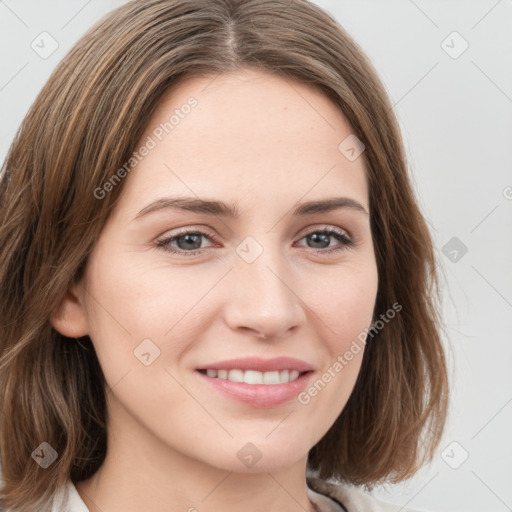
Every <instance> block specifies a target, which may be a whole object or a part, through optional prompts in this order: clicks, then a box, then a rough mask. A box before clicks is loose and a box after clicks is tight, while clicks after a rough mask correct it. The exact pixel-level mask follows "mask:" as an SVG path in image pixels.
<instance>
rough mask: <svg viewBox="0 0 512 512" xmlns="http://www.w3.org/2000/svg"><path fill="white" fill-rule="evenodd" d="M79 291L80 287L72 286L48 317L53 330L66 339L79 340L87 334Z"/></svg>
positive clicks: (85, 319)
mask: <svg viewBox="0 0 512 512" xmlns="http://www.w3.org/2000/svg"><path fill="white" fill-rule="evenodd" d="M80 291H81V288H80V285H79V284H78V283H77V284H73V286H71V288H70V289H69V290H68V291H67V292H66V295H65V296H64V299H63V300H62V302H61V303H60V305H59V306H58V307H57V309H56V310H55V311H54V312H53V313H52V315H51V317H50V323H51V324H52V326H53V328H54V329H55V330H57V331H58V332H60V333H61V334H62V335H64V336H67V337H68V338H80V337H81V336H85V335H86V334H88V333H89V325H88V323H87V315H86V313H85V307H84V305H83V301H82V295H81V294H80Z"/></svg>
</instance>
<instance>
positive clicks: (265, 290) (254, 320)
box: [227, 233, 304, 337]
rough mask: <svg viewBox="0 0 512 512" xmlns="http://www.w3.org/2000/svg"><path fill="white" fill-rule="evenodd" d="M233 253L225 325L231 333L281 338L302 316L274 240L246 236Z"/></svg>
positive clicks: (290, 280) (291, 277) (290, 277)
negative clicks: (226, 322)
mask: <svg viewBox="0 0 512 512" xmlns="http://www.w3.org/2000/svg"><path fill="white" fill-rule="evenodd" d="M262 238H265V240H264V241H263V240H262ZM236 252H237V255H236V258H235V260H234V269H233V272H232V279H233V280H234V283H235V284H234V286H233V289H232V290H230V296H229V299H228V301H229V307H228V317H227V321H228V322H229V323H230V325H231V327H232V328H234V329H245V330H246V329H250V330H254V331H255V334H265V335H266V336H268V337H270V336H272V337H282V336H285V335H286V334H287V332H288V331H289V330H291V329H292V328H294V327H296V326H297V325H299V324H301V323H302V322H303V321H304V312H303V310H302V307H301V301H300V300H299V298H298V294H297V291H295V290H294V289H293V286H294V283H293V282H292V281H293V276H292V272H290V270H289V267H288V265H287V263H286V259H285V255H284V254H283V253H282V251H281V248H280V247H279V244H278V243H277V242H276V238H275V237H272V236H271V235H268V233H267V236H265V237H263V236H260V237H259V239H256V238H255V237H251V236H248V237H247V238H246V239H245V240H243V241H242V242H241V243H240V244H239V245H238V247H237V248H236Z"/></svg>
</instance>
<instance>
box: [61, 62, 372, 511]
mask: <svg viewBox="0 0 512 512" xmlns="http://www.w3.org/2000/svg"><path fill="white" fill-rule="evenodd" d="M190 96H194V97H195V98H196V99H197V101H198V105H197V106H196V107H195V108H194V109H192V110H191V112H190V113H189V114H188V115H187V116H185V117H184V118H183V119H181V120H180V122H179V124H178V125H177V126H175V128H174V129H173V131H172V132H170V133H169V134H168V135H167V136H166V137H164V138H163V140H162V141H161V142H159V143H158V145H157V146H156V147H155V148H153V149H152V150H151V151H150V152H149V154H148V155H147V156H146V157H144V159H143V160H142V161H141V162H140V163H139V164H138V165H137V166H136V167H135V168H134V169H133V170H132V171H131V173H130V174H129V175H127V177H126V178H125V180H126V182H125V183H124V189H123V191H122V194H121V198H120V201H119V202H118V203H117V205H116V207H115V209H114V210H113V213H112V215H111V217H110V218H109V220H108V222H107V224H106V225H105V228H104V230H103V232H102V234H101V236H100V237H99V239H98V241H97V243H96V246H95V248H94V250H93V252H92V254H91V255H90V258H89V260H88V263H87V267H86V271H85V274H84V277H83V279H82V281H81V282H79V283H77V284H76V285H75V286H73V287H72V288H71V289H70V290H69V292H68V294H67V295H66V298H65V300H64V301H63V303H62V305H61V307H60V308H59V310H58V311H57V312H56V313H55V315H54V316H53V318H52V324H53V326H54V327H55V328H56V329H57V330H58V331H60V332H61V333H62V334H64V335H66V336H69V337H72V338H73V337H78V336H83V335H85V334H88V335H89V336H90V338H91V339H92V342H93V344H94V347H95V349H96V352H97V355H98V358H99V361H100V364H101V367H102V368H103V372H104V374H105V377H106V380H107V383H108V388H107V403H108V451H107V455H106V460H105V462H104V464H103V465H102V466H101V468H100V469H99V470H98V471H97V472H96V473H95V474H94V475H93V476H92V477H91V478H89V479H88V480H84V481H80V482H76V483H75V484H76V487H77V490H78V492H79V494H80V495H81V497H82V499H83V500H84V502H85V503H86V505H87V506H88V508H89V510H90V511H91V512H98V511H102V512H107V511H108V512H121V511H123V512H130V511H134V512H135V511H140V510H145V511H147V512H163V511H168V510H182V511H189V512H193V511H194V510H197V511H200V512H209V511H212V512H213V511H219V510H222V511H223V512H230V511H235V510H236V511H240V510H244V511H248V512H256V511H258V512H260V511H261V510H266V511H270V512H273V511H282V510H287V511H297V512H299V511H300V512H303V511H304V510H313V508H312V505H311V503H310V502H309V499H308V496H307V494H306V489H307V487H306V462H307V455H308V452H309V450H310V449H311V448H312V447H313V446H314V445H315V444H316V443H317V442H318V441H319V440H320V439H321V438H322V437H323V435H324V434H325V433H326V432H327V430H328V429H329V428H330V426H331V425H332V424H333V422H334V421H335V419H336V418H337V417H338V415H339V414H340V412H341V411H342V409H343V407H344V406H345V404H346V402H347V400H348V398H349V396H350V393H351V391H352V389H353V387H354V384H355V381H356V378H357V375H358V372H359V370H360V365H361V360H362V356H363V350H361V351H360V352H359V353H358V354H356V355H354V357H353V359H352V360H351V361H350V363H348V364H347V365H346V366H344V367H343V370H342V371H339V372H338V373H336V376H335V377H334V378H333V379H332V380H331V382H329V383H328V384H327V385H326V386H325V387H324V388H323V390H322V391H321V392H319V393H318V394H317V396H315V397H314V398H311V400H310V402H309V403H307V404H301V403H300V402H299V401H298V400H297V399H296V398H294V399H292V400H290V401H288V402H286V403H284V404H282V405H278V406H275V407H271V408H259V407H253V406H251V405H250V404H243V403H240V402H238V401H235V400H233V399H232V398H229V397H227V396H225V395H224V394H221V393H220V392H218V391H215V390H212V389H210V388H209V386H206V384H205V383H204V382H203V381H202V380H201V379H199V378H198V376H197V374H196V372H195V369H196V368H197V367H199V366H201V365H205V363H208V362H210V363H211V362H216V361H221V360H225V359H231V358H235V357H249V356H255V357H262V358H267V359H268V358H272V357H277V356H283V355H284V356H292V357H296V358H299V359H302V360H304V361H307V362H309V363H310V364H311V365H312V366H313V368H314V374H313V375H312V376H311V377H310V379H311V380H310V381H309V382H310V383H311V384H312V383H314V382H315V381H316V380H317V379H318V378H319V377H320V376H321V375H322V374H323V373H324V372H325V371H327V369H328V368H330V367H332V365H333V363H334V362H335V361H336V360H337V358H338V356H341V355H343V354H344V353H345V352H346V351H347V350H348V349H349V347H350V346H351V343H353V341H354V340H355V339H356V338H357V336H358V334H360V333H361V332H362V331H364V329H365V328H368V327H369V326H370V325H371V321H372V313H373V309H374V305H375V299H376V294H377V285H378V275H377V266H376V260H375V254H374V247H373V242H372V237H371V231H370V217H369V215H368V214H366V213H364V212H360V211H357V210H355V209H350V208H342V209H338V210H334V211H331V212H324V213H317V214H314V215H311V216H308V217H304V218H299V217H294V216H292V214H291V211H292V209H293V207H294V206H295V204H296V203H297V202H299V201H309V200H313V199H325V198H330V197H333V196H345V197H350V198H352V199H354V200H356V201H358V202H359V203H360V204H361V205H363V206H364V208H365V209H366V211H367V212H369V204H368V188H367V182H366V174H365V173H366V171H365V163H364V159H363V158H362V157H360V158H357V159H356V160H354V161H349V160H348V159H347V158H345V156H344V155H343V154H342V153H341V152H340V151H339V150H338V145H339V144H340V142H341V141H342V140H343V139H345V137H347V136H348V135H350V134H351V133H352V130H351V128H350V126H349V125H348V123H347V121H346V120H345V118H344V117H343V115H342V114H341V113H340V111H339V109H338V108H337V107H336V106H335V105H334V104H333V103H331V102H330V100H329V99H328V98H326V97H325V96H324V95H323V94H321V93H320V92H318V91H316V90H315V89H312V88H310V87H308V86H306V85H301V84H299V83H297V82H291V81H289V80H285V79H283V78H280V77H278V76H276V75H273V74H269V73H266V72H262V71H255V70H248V69H245V70H240V71H237V72H236V73H231V74H223V75H221V76H217V77H213V76H209V77H201V78H193V79H189V80H187V81H185V82H183V83H181V84H180V85H178V86H176V87H175V88H173V89H172V90H170V91H168V93H167V94H166V95H165V97H164V98H163V99H162V101H161V103H160V104H159V107H158V109H157V110H156V111H155V113H154V115H153V117H152V119H151V121H150V123H149V125H148V128H147V131H146V133H145V134H144V136H143V137H142V138H141V141H140V144H139V145H138V146H137V147H140V146H141V145H143V144H144V142H145V141H146V140H147V136H148V135H151V133H152V131H153V130H154V129H155V127H157V126H158V125H159V124H160V123H161V122H164V121H166V120H168V119H169V117H170V116H171V115H172V114H173V112H174V110H175V109H176V108H180V107H181V106H182V105H183V104H184V103H186V101H187V99H188V98H189V97H190ZM170 195H174V196H176V195H180V196H185V195H186V196H194V197H197V196H198V197H200V198H202V199H204V198H208V199H212V198H214V199H218V200H222V201H226V202H230V203H231V202H238V206H239V208H240V210H241V211H242V214H241V217H240V218H239V219H229V218H221V217H218V216H212V215H207V214H204V213H192V212H184V211H183V212H179V211H176V210H171V209H163V210H160V211H155V212H152V213H150V214H148V215H146V216H143V217H141V218H140V219H137V220H133V219H134V217H135V216H136V215H137V213H138V212H139V211H140V210H141V209H142V208H143V207H145V206H146V205H147V204H149V203H150V202H152V201H154V200H156V199H158V198H161V197H164V196H170ZM184 227H187V228H191V229H192V230H199V231H202V232H204V233H206V236H204V237H201V238H199V239H195V240H196V242H197V243H196V245H193V243H194V240H193V241H192V242H190V241H189V242H188V244H187V240H183V238H181V239H180V240H179V241H175V242H172V244H171V245H172V246H173V247H174V248H175V249H176V250H178V251H179V250H180V249H181V251H182V252H186V251H189V252H190V251H191V250H193V248H195V247H201V248H203V253H202V254H199V255H196V256H187V255H186V254H185V255H179V254H172V253H169V252H166V251H165V250H164V249H163V248H158V247H156V242H157V241H158V240H161V239H163V238H164V237H166V236H168V235H173V234H175V233H177V231H178V228H184ZM326 227H333V228H337V229H338V230H341V231H342V233H345V234H346V236H348V237H349V238H350V239H351V240H353V241H354V242H355V246H352V247H344V246H343V244H342V243H341V242H339V241H338V240H337V239H336V238H335V237H333V236H330V237H328V238H327V239H326V241H325V242H323V243H318V242H317V243H316V244H315V243H314V240H311V237H307V236H306V235H309V234H311V233H314V232H317V231H318V230H321V229H323V228H326ZM248 236H250V237H252V238H254V239H255V240H256V241H257V242H258V243H259V245H260V246H261V248H262V249H263V252H262V253H261V254H260V255H259V257H257V258H256V259H255V261H253V262H252V263H250V264H249V263H247V261H245V260H244V259H243V258H242V257H240V256H239V254H238V253H237V252H236V248H237V246H238V245H239V244H241V243H242V242H243V241H244V240H245V239H246V237H248ZM213 237H215V239H213ZM254 247H255V246H250V249H249V250H250V251H254V250H255V249H254ZM335 247H339V248H340V251H338V252H335V253H331V254H330V255H329V254H326V253H325V252H323V251H325V250H326V249H331V248H335ZM262 333H263V334H265V335H266V336H267V337H268V338H269V339H267V340H265V339H261V338H259V337H258V335H259V334H262ZM146 338H149V339H151V340H152V342H153V343H154V344H155V345H156V346H158V348H159V350H160V355H159V357H157V358H156V359H155V360H154V361H153V362H152V363H151V364H150V365H149V366H145V365H144V364H142V363H141V362H140V360H139V359H138V358H137V357H134V353H133V351H134V349H135V348H136V347H137V346H138V345H139V344H140V343H141V341H142V340H143V339H146ZM359 345H362V344H361V343H359ZM247 442H251V443H253V444H254V445H255V446H256V447H257V448H258V450H259V451H260V453H261V459H260V460H259V461H258V462H257V463H256V464H255V465H254V466H252V467H246V466H245V465H244V464H242V462H241V461H240V460H239V459H238V457H237V452H238V451H239V450H240V449H241V448H242V447H243V446H244V445H245V444H246V443H247Z"/></svg>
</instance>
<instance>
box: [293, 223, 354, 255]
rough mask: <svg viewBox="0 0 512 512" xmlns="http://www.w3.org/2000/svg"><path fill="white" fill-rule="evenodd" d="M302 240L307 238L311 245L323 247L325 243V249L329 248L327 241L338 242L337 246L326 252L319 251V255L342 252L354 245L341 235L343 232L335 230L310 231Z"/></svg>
mask: <svg viewBox="0 0 512 512" xmlns="http://www.w3.org/2000/svg"><path fill="white" fill-rule="evenodd" d="M303 238H307V239H308V240H310V241H312V242H313V244H320V245H323V244H325V242H327V247H329V239H332V238H335V239H336V240H338V242H339V244H338V245H336V246H334V247H333V248H330V249H327V250H320V252H321V253H333V252H338V251H342V250H344V249H345V248H347V247H352V246H354V245H355V243H354V242H353V241H352V240H351V239H350V238H349V237H348V236H347V235H346V234H345V233H343V231H339V230H338V229H335V228H324V229H321V230H316V231H310V232H309V233H307V234H306V235H305V236H304V237H303ZM301 240H302V239H301ZM316 248H318V247H316ZM320 249H322V248H320Z"/></svg>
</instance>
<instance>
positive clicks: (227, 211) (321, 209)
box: [133, 197, 368, 220]
mask: <svg viewBox="0 0 512 512" xmlns="http://www.w3.org/2000/svg"><path fill="white" fill-rule="evenodd" d="M340 208H349V209H351V210H355V211H358V212H362V213H365V214H366V215H368V212H367V211H366V209H365V208H364V206H363V205H362V204H361V203H359V202H358V201H356V200H355V199H351V198H350V197H332V198H328V199H322V200H316V201H307V202H303V203H299V204H298V205H296V207H295V209H294V210H293V212H292V214H293V215H295V216H298V217H305V216H307V215H314V214H316V213H325V212H330V211H333V210H337V209H340ZM163 209H172V210H178V211H180V210H183V211H188V212H193V213H205V214H207V215H216V216H220V217H227V218H231V219H238V218H239V217H240V213H241V212H240V210H239V209H238V206H237V205H236V204H227V203H224V202H223V201H217V200H214V199H199V198H195V197H163V198H161V199H157V200H156V201H153V202H152V203H150V204H148V205H147V206H145V207H144V208H142V210H140V211H139V213H138V214H137V215H136V216H135V217H134V219H133V220H136V219H140V218H141V217H144V216H145V215H148V214H149V213H152V212H155V211H159V210H163Z"/></svg>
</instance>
